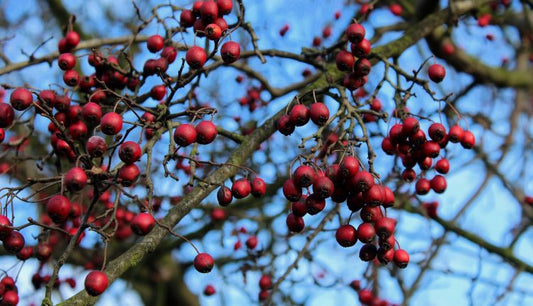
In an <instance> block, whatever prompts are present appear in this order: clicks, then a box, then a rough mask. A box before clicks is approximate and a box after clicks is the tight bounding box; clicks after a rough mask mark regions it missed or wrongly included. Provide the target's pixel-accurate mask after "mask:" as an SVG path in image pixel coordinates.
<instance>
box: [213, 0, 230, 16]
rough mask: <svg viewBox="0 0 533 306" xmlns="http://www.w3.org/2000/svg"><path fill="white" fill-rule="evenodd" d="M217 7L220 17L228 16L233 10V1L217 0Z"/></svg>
mask: <svg viewBox="0 0 533 306" xmlns="http://www.w3.org/2000/svg"><path fill="white" fill-rule="evenodd" d="M217 5H218V14H219V15H227V14H229V13H231V10H232V9H233V2H232V0H217Z"/></svg>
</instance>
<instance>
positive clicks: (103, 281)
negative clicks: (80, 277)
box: [84, 271, 109, 296]
mask: <svg viewBox="0 0 533 306" xmlns="http://www.w3.org/2000/svg"><path fill="white" fill-rule="evenodd" d="M84 285H85V291H87V293H88V294H89V295H91V296H98V295H100V294H102V293H103V292H104V291H105V290H106V289H107V286H108V285H109V280H108V279H107V275H106V274H105V273H104V272H102V271H91V272H90V273H89V274H87V276H86V277H85V284H84Z"/></svg>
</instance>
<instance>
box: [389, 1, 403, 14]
mask: <svg viewBox="0 0 533 306" xmlns="http://www.w3.org/2000/svg"><path fill="white" fill-rule="evenodd" d="M389 10H390V11H391V13H392V14H393V15H394V16H401V15H402V12H403V8H402V6H401V5H399V4H398V3H393V4H391V5H390V6H389Z"/></svg>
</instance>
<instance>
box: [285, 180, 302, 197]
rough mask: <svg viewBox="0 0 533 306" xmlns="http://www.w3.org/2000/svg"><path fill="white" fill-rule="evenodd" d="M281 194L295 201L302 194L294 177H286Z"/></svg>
mask: <svg viewBox="0 0 533 306" xmlns="http://www.w3.org/2000/svg"><path fill="white" fill-rule="evenodd" d="M283 195H284V196H285V198H286V199H287V200H289V201H291V202H296V201H298V200H299V199H300V198H301V196H302V188H301V187H299V186H298V185H297V184H296V182H295V181H294V179H288V180H286V181H285V183H283Z"/></svg>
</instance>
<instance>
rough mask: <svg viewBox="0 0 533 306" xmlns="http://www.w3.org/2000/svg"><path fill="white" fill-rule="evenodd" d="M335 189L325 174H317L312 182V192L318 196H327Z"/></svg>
mask: <svg viewBox="0 0 533 306" xmlns="http://www.w3.org/2000/svg"><path fill="white" fill-rule="evenodd" d="M334 191H335V185H334V184H333V181H332V180H330V179H329V177H327V176H324V175H322V176H318V177H317V178H316V179H315V180H314V183H313V192H314V193H315V194H316V195H317V196H318V197H320V198H323V199H325V198H329V197H330V196H331V195H332V194H333V192H334Z"/></svg>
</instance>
